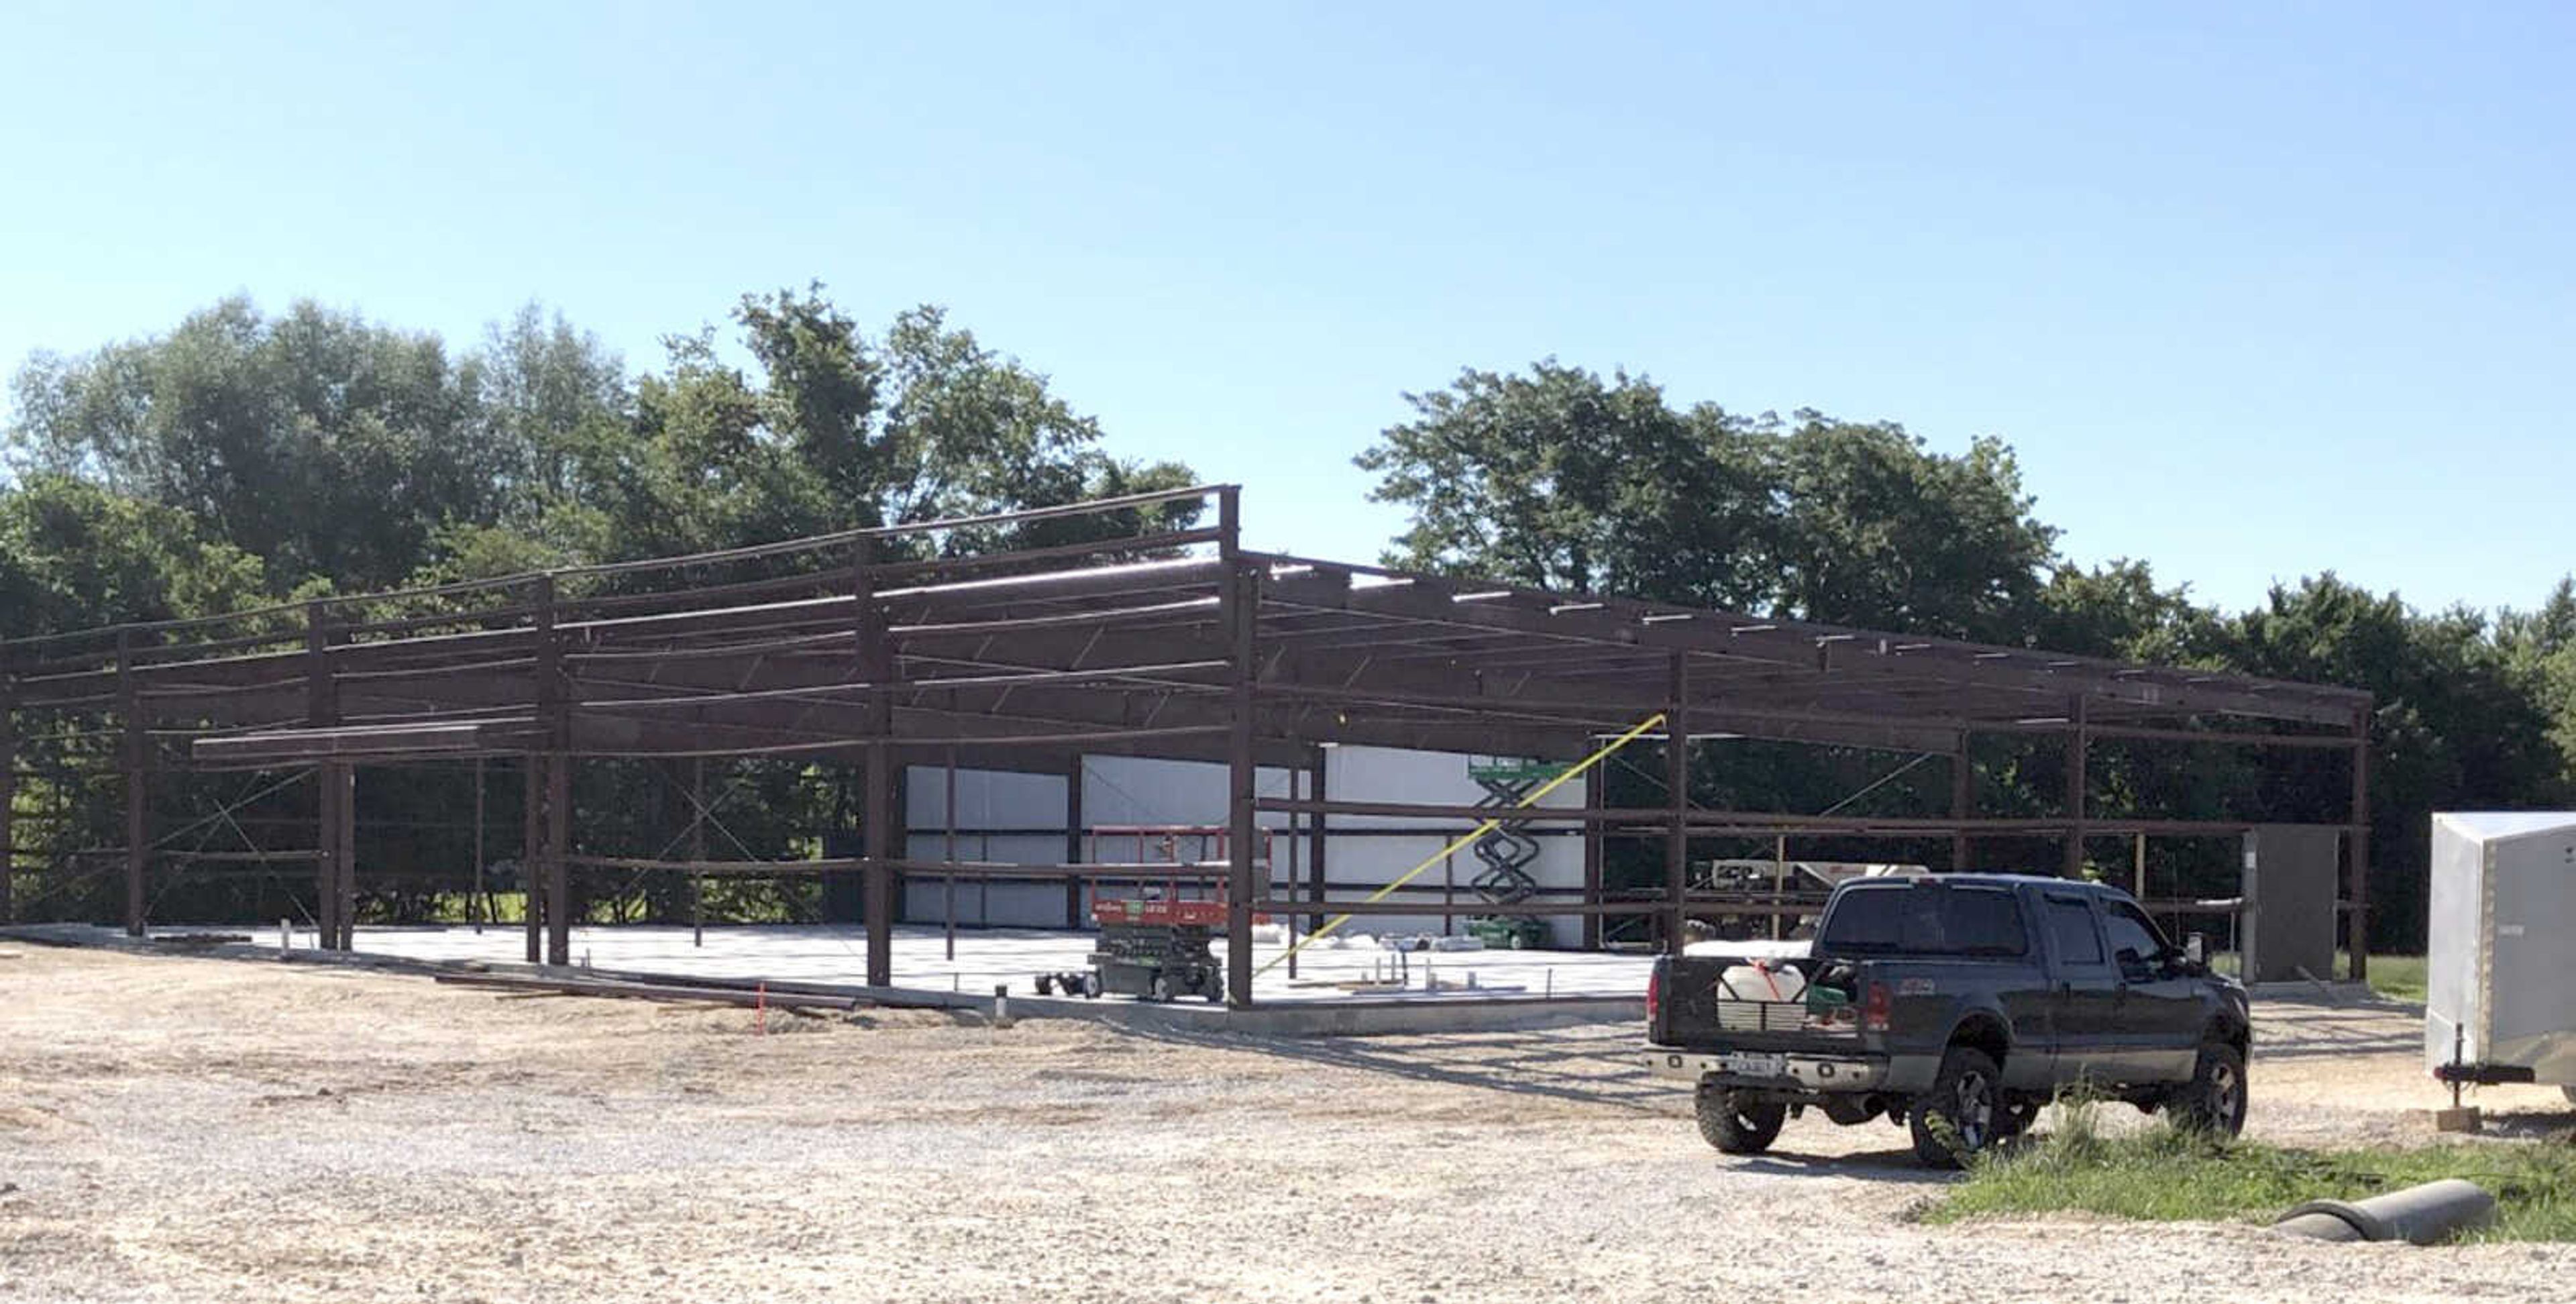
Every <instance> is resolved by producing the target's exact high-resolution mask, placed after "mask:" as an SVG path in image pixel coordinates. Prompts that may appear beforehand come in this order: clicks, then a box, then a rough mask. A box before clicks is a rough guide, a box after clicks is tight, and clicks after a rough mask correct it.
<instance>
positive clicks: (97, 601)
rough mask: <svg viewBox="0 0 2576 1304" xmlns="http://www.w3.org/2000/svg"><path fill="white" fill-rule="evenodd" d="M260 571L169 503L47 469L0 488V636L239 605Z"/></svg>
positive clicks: (253, 591) (253, 596)
mask: <svg viewBox="0 0 2576 1304" xmlns="http://www.w3.org/2000/svg"><path fill="white" fill-rule="evenodd" d="M260 579H261V577H260V567H259V561H258V559H257V558H255V557H252V556H250V555H249V554H247V553H245V552H243V551H242V550H240V549H238V548H235V547H233V546H232V545H230V544H227V543H224V542H223V541H221V540H218V539H211V538H208V537H207V536H206V534H205V532H204V531H203V530H202V529H200V528H199V527H198V525H197V523H196V522H195V521H194V520H191V519H190V518H189V517H188V515H187V513H185V512H181V511H179V510H177V509H175V508H170V507H164V506H161V505H159V504H156V503H148V502H143V501H140V500H137V499H134V498H129V497H126V496H124V495H122V494H119V493H116V492H115V491H113V490H111V489H108V488H107V487H105V486H103V485H100V484H96V483H93V482H91V481H87V480H82V479H79V478H77V477H74V476H69V475H63V474H60V473H54V472H41V473H38V474H35V475H31V476H28V477H26V478H25V479H24V480H22V481H20V482H19V483H18V484H16V485H13V486H9V487H6V488H0V638H23V637H26V636H28V635H31V634H50V633H59V632H63V631H68V630H77V629H88V628H92V627H94V626H97V625H102V624H110V623H118V622H124V621H157V620H176V619H185V618H187V617H191V616H203V615H211V614H215V613H218V612H224V611H233V610H238V609H241V608H244V607H248V606H251V605H253V604H254V603H255V602H257V601H258V599H259V596H260V591H261V586H260Z"/></svg>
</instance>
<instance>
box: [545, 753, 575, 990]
mask: <svg viewBox="0 0 2576 1304" xmlns="http://www.w3.org/2000/svg"><path fill="white" fill-rule="evenodd" d="M571 852H572V757H571V756H570V755H569V754H564V753H557V754H556V755H555V756H554V757H552V758H551V761H550V763H549V764H548V765H547V766H546V857H545V865H546V963H548V964H571V963H572V866H571V865H570V864H568V863H566V861H565V860H564V857H565V856H567V855H569V854H571Z"/></svg>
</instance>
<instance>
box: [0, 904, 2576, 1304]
mask: <svg viewBox="0 0 2576 1304" xmlns="http://www.w3.org/2000/svg"><path fill="white" fill-rule="evenodd" d="M0 951H9V952H14V956H13V957H12V958H7V959H0V1299H5V1300H125V1299H169V1300H188V1301H201V1300H233V1299H242V1300H253V1299H255V1300H349V1299H370V1300H390V1299H401V1300H415V1301H431V1300H435V1301H464V1300H495V1301H498V1300H544V1301H549V1302H564V1301H590V1300H620V1301H628V1300H688V1299H706V1300H716V1299H724V1300H731V1299H764V1300H870V1299H905V1300H915V1299H918V1300H1021V1299H1078V1300H1101V1301H1111V1300H1115V1301H1130V1300H1172V1301H1184V1300H1205V1299H1214V1298H1261V1299H1295V1300H1309V1299H1311V1300H1371V1301H1398V1302H1403V1304H1411V1302H1413V1301H1424V1300H1496V1299H1504V1300H1518V1299H1533V1300H1535V1299H1549V1300H1556V1299H1568V1298H1576V1297H1588V1298H1607V1299H1664V1298H1670V1299H1689V1300H1694V1301H1715V1300H1725V1299H1728V1298H1732V1297H1735V1296H1738V1295H1742V1294H1745V1293H1748V1292H1752V1293H1758V1294H1759V1295H1760V1296H1762V1297H1764V1298H1770V1299H1781V1298H1791V1297H1794V1298H1796V1299H1798V1300H1800V1301H1802V1302H1803V1301H1807V1300H1863V1299H1866V1300H1886V1299H1941V1300H1960V1301H1985V1300H2058V1299H2070V1298H2078V1297H2081V1298H2085V1299H2088V1300H2099V1301H2105V1302H2108V1301H2145V1300H2158V1299H2203V1298H2208V1299H2217V1298H2225V1299H2229V1300H2271V1299H2280V1300H2292V1299H2295V1300H2300V1301H2314V1300H2318V1299H2336V1298H2342V1299H2349V1300H2354V1301H2361V1300H2417V1299H2421V1300H2436V1299H2440V1300H2453V1299H2457V1298H2461V1297H2494V1298H2511V1299H2529V1298H2540V1297H2544V1296H2553V1295H2556V1294H2558V1293H2559V1292H2561V1291H2563V1290H2564V1289H2565V1286H2564V1283H2566V1282H2567V1281H2569V1280H2571V1279H2576V1250H2571V1249H2569V1248H2562V1247H2546V1248H2534V1247H2530V1246H2489V1247H2471V1248H2456V1249H2435V1250H2413V1249H2405V1248H2387V1247H2365V1248H2360V1249H2332V1248H2325V1247H2316V1246H2308V1245H2301V1244H2291V1243H2285V1242H2281V1241H2278V1240H2275V1239H2273V1238H2271V1237H2270V1236H2269V1235H2268V1234H2266V1233H2264V1232H2262V1231H2260V1230H2258V1229H2254V1228H2248V1227H2234V1226H2223V1227H2222V1226H2161V1227H2159V1226H2139V1225H2130V1224H2107V1223H2084V1222H2073V1221H2063V1220H2052V1221H2046V1222H2021V1223H2009V1224H1985V1225H1977V1226H1970V1227H1951V1228H1926V1227H1918V1226H1916V1225H1914V1224H1912V1223H1910V1222H1909V1221H1907V1217H1906V1215H1907V1211H1908V1209H1909V1208H1910V1207H1912V1206H1913V1205H1915V1204H1917V1203H1919V1202H1920V1201H1922V1200H1924V1199H1926V1198H1927V1197H1928V1196H1930V1195H1932V1194H1933V1193H1935V1192H1937V1190H1938V1189H1939V1182H1940V1181H1941V1180H1943V1179H1941V1178H1939V1177H1936V1176H1934V1175H1931V1174H1927V1173H1924V1172H1923V1171H1921V1170H1919V1169H1917V1168H1915V1167H1914V1166H1913V1164H1912V1161H1911V1159H1910V1158H1909V1157H1908V1154H1909V1152H1908V1150H1907V1148H1906V1146H1905V1144H1904V1134H1903V1133H1902V1132H1901V1131H1899V1130H1897V1129H1895V1128H1891V1127H1888V1126H1886V1125H1884V1124H1873V1125H1868V1126H1864V1127H1859V1128H1850V1129H1844V1128H1834V1127H1830V1126H1826V1125H1824V1124H1823V1123H1822V1122H1821V1121H1820V1120H1816V1119H1813V1118H1810V1119H1808V1120H1805V1121H1803V1122H1801V1123H1796V1124H1792V1125H1791V1127H1790V1130H1789V1131H1788V1132H1787V1133H1786V1134H1784V1136H1783V1137H1782V1141H1781V1148H1780V1150H1779V1152H1778V1153H1776V1154H1773V1155H1770V1156H1766V1157H1763V1158H1760V1159H1754V1160H1733V1159H1727V1158H1724V1157H1721V1156H1719V1155H1717V1154H1716V1153H1715V1152H1713V1151H1711V1150H1709V1149H1708V1148H1707V1147H1705V1146H1704V1145H1702V1144H1701V1143H1700V1142H1699V1140H1698V1139H1697V1137H1696V1135H1695V1134H1694V1132H1693V1130H1692V1128H1691V1126H1690V1123H1689V1121H1688V1117H1687V1115H1688V1102H1687V1100H1686V1099H1685V1098H1684V1097H1683V1096H1682V1095H1681V1094H1679V1093H1677V1092H1674V1091H1672V1090H1669V1089H1666V1088H1665V1087H1663V1086H1661V1085H1659V1084H1656V1083H1652V1082H1650V1081H1648V1080H1647V1079H1645V1078H1643V1077H1642V1076H1641V1075H1639V1074H1638V1073H1637V1072H1635V1071H1634V1070H1633V1069H1632V1068H1631V1067H1630V1062H1629V1054H1628V1052H1629V1048H1630V1046H1631V1044H1632V1042H1633V1040H1634V1030H1633V1029H1632V1028H1629V1027H1627V1026H1624V1025H1623V1026H1595V1027H1582V1028H1572V1029H1565V1030H1560V1031H1555V1032H1545V1033H1513V1034H1491V1035H1457V1036H1445V1037H1415V1038H1381V1039H1366V1040H1318V1041H1303V1042H1277V1043H1270V1042H1256V1041H1249V1040H1241V1039H1234V1038H1223V1037H1219V1038H1209V1039H1205V1040H1198V1041H1184V1040H1176V1039H1171V1038H1160V1037H1151V1036H1144V1035H1138V1034H1134V1033H1126V1032H1117V1031H1112V1030H1108V1029H1105V1028H1101V1027H1098V1026H1094V1025H1089V1024H1076V1023H1061V1022H1033V1023H1023V1024H1021V1025H1020V1026H1018V1027H1015V1028H1011V1029H1006V1030H995V1029H989V1028H984V1027H979V1026H971V1025H966V1024H960V1023H957V1022H954V1021H952V1020H951V1019H949V1018H948V1017H946V1016H937V1015H927V1014H908V1013H905V1014H885V1015H877V1016H871V1017H867V1018H864V1019H862V1020H859V1021H857V1022H842V1021H839V1020H826V1019H814V1018H803V1017H795V1016H780V1015H776V1014H773V1015H772V1016H771V1018H770V1020H769V1035H765V1036H761V1035H755V1034H754V1031H753V1016H752V1014H751V1013H750V1012H748V1011H742V1010H734V1009H721V1010H709V1009H703V1008H698V1007H689V1006H656V1005H645V1004H640V1003H630V1002H613V1001H593V1000H573V999H553V998H540V999H530V998H524V997H518V996H511V995H496V994H493V993H490V992H484V991H467V990H459V989H453V988H443V987H438V986H435V985H433V984H431V983H429V982H426V981H424V980H421V979H417V978H404V977H386V976H377V975H368V974H360V973H353V972H339V971H330V970H315V969H305V968H301V967H298V968H294V969H287V968H283V967H278V968H272V967H269V966H266V965H262V964H256V963H245V962H229V961H213V960H188V959H177V958H173V959H157V958H144V957H134V956H125V955H115V954H108V953H101V952H88V951H65V950H51V949H46V948H40V947H33V946H24V945H15V944H0ZM2415 1026H2416V1025H2415V1024H2414V1023H2413V1022H2412V1021H2411V1018H2410V1016H2409V1014H2408V1012H2407V1011H2405V1010H2403V1009H2402V1008H2392V1007H2364V1008H2358V1009H2352V1008H2338V1007H2333V1006H2329V1005H2317V1006H2297V1007H2290V1006H2276V1007H2273V1009H2272V1011H2271V1012H2269V1013H2267V1016H2266V1026H2265V1029H2264V1031H2263V1033H2262V1034H2261V1036H2262V1039H2263V1043H2262V1044H2264V1045H2265V1046H2266V1047H2267V1052H2266V1053H2265V1054H2263V1055H2262V1056H2261V1057H2259V1058H2258V1060H2257V1065H2256V1091H2257V1097H2256V1099H2257V1102H2258V1103H2257V1105H2256V1110H2255V1121H2254V1125H2253V1126H2254V1130H2255V1131H2256V1132H2258V1133H2262V1134H2267V1135H2272V1136H2275V1137H2279V1138H2284V1139H2292V1140H2300V1141H2317V1140H2327V1139H2336V1138H2361V1137H2372V1138H2389V1137H2407V1138H2416V1139H2421V1138H2424V1137H2425V1135H2426V1134H2425V1131H2424V1126H2423V1124H2422V1123H2421V1121H2420V1119H2418V1118H2417V1117H2415V1116H2413V1115H2411V1114H2410V1113H2409V1112H2408V1111H2410V1110H2418V1109H2421V1108H2423V1107H2425V1106H2427V1105H2430V1104H2432V1103H2433V1098H2432V1096H2431V1094H2430V1089H2429V1085H2428V1084H2426V1083H2425V1082H2424V1081H2423V1079H2422V1077H2421V1074H2420V1071H2418V1070H2416V1069H2415V1067H2414V1061H2413V1054H2412V1051H2411V1046H2412V1042H2411V1041H2410V1040H2409V1038H2410V1037H2411V1036H2412V1035H2414V1034H2413V1032H2412V1029H2413V1028H2414V1027H2415ZM2488 1103H2489V1104H2490V1105H2497V1104H2502V1105H2506V1106H2508V1107H2510V1108H2518V1109H2523V1110H2525V1111H2526V1113H2525V1115H2524V1117H2523V1119H2522V1122H2523V1123H2524V1124H2525V1125H2527V1126H2528V1127H2530V1128H2538V1127H2541V1126H2543V1125H2545V1124H2547V1123H2548V1122H2550V1121H2551V1120H2555V1122H2556V1123H2558V1124H2560V1125H2563V1124H2564V1123H2566V1122H2567V1121H2568V1120H2567V1119H2566V1118H2565V1116H2564V1115H2563V1114H2558V1113H2554V1112H2553V1111H2555V1110H2562V1109H2563V1108H2564V1107H2563V1105H2562V1104H2559V1103H2558V1102H2557V1100H2556V1094H2555V1093H2554V1092H2550V1093H2546V1098H2545V1099H2544V1098H2543V1097H2542V1095H2540V1094H2531V1095H2530V1096H2529V1097H2528V1098H2527V1099H2526V1098H2523V1097H2512V1098H2505V1097H2499V1098H2496V1099H2491V1100H2490V1101H2489V1102H2488Z"/></svg>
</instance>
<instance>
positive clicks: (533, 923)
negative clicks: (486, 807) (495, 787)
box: [519, 752, 546, 964]
mask: <svg viewBox="0 0 2576 1304" xmlns="http://www.w3.org/2000/svg"><path fill="white" fill-rule="evenodd" d="M519 780H520V790H521V793H522V796H521V800H520V807H519V923H520V931H522V932H524V933H526V934H527V946H526V959H527V962H528V963H530V964H536V963H538V962H539V961H541V960H543V959H545V957H546V952H545V939H544V936H543V934H542V933H541V932H540V931H539V930H540V929H542V928H543V927H544V924H545V910H544V907H543V906H542V905H541V904H540V902H541V901H542V900H543V899H544V894H543V893H541V892H539V891H538V890H537V866H538V865H540V864H542V863H544V861H545V858H546V754H545V753H544V752H530V753H528V754H527V755H526V756H525V757H524V758H522V762H521V764H520V767H519Z"/></svg>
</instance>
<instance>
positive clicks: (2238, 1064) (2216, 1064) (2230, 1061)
mask: <svg viewBox="0 0 2576 1304" xmlns="http://www.w3.org/2000/svg"><path fill="white" fill-rule="evenodd" d="M2166 1110H2167V1112H2168V1116H2169V1117H2171V1118H2172V1119H2173V1121H2174V1122H2175V1123H2177V1124H2180V1125H2182V1126H2184V1127H2189V1128H2197V1129H2199V1130H2200V1131H2203V1132H2207V1133H2209V1134H2210V1135H2211V1136H2216V1137H2232V1136H2234V1135H2236V1134H2237V1133H2239V1132H2242V1131H2244V1130H2245V1057H2244V1056H2243V1055H2240V1054H2238V1053H2237V1051H2236V1048H2235V1047H2234V1046H2230V1045H2228V1044H2227V1043H2226V1042H2223V1041H2208V1042H2202V1043H2201V1046H2200V1062H2199V1063H2197V1064H2195V1065H2193V1066H2192V1072H2191V1081H2190V1082H2188V1083H2185V1084H2184V1085H2183V1086H2182V1087H2180V1088H2178V1089H2176V1090H2175V1092H2174V1094H2173V1097H2172V1099H2171V1100H2169V1101H2168V1102H2167V1104H2166Z"/></svg>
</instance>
